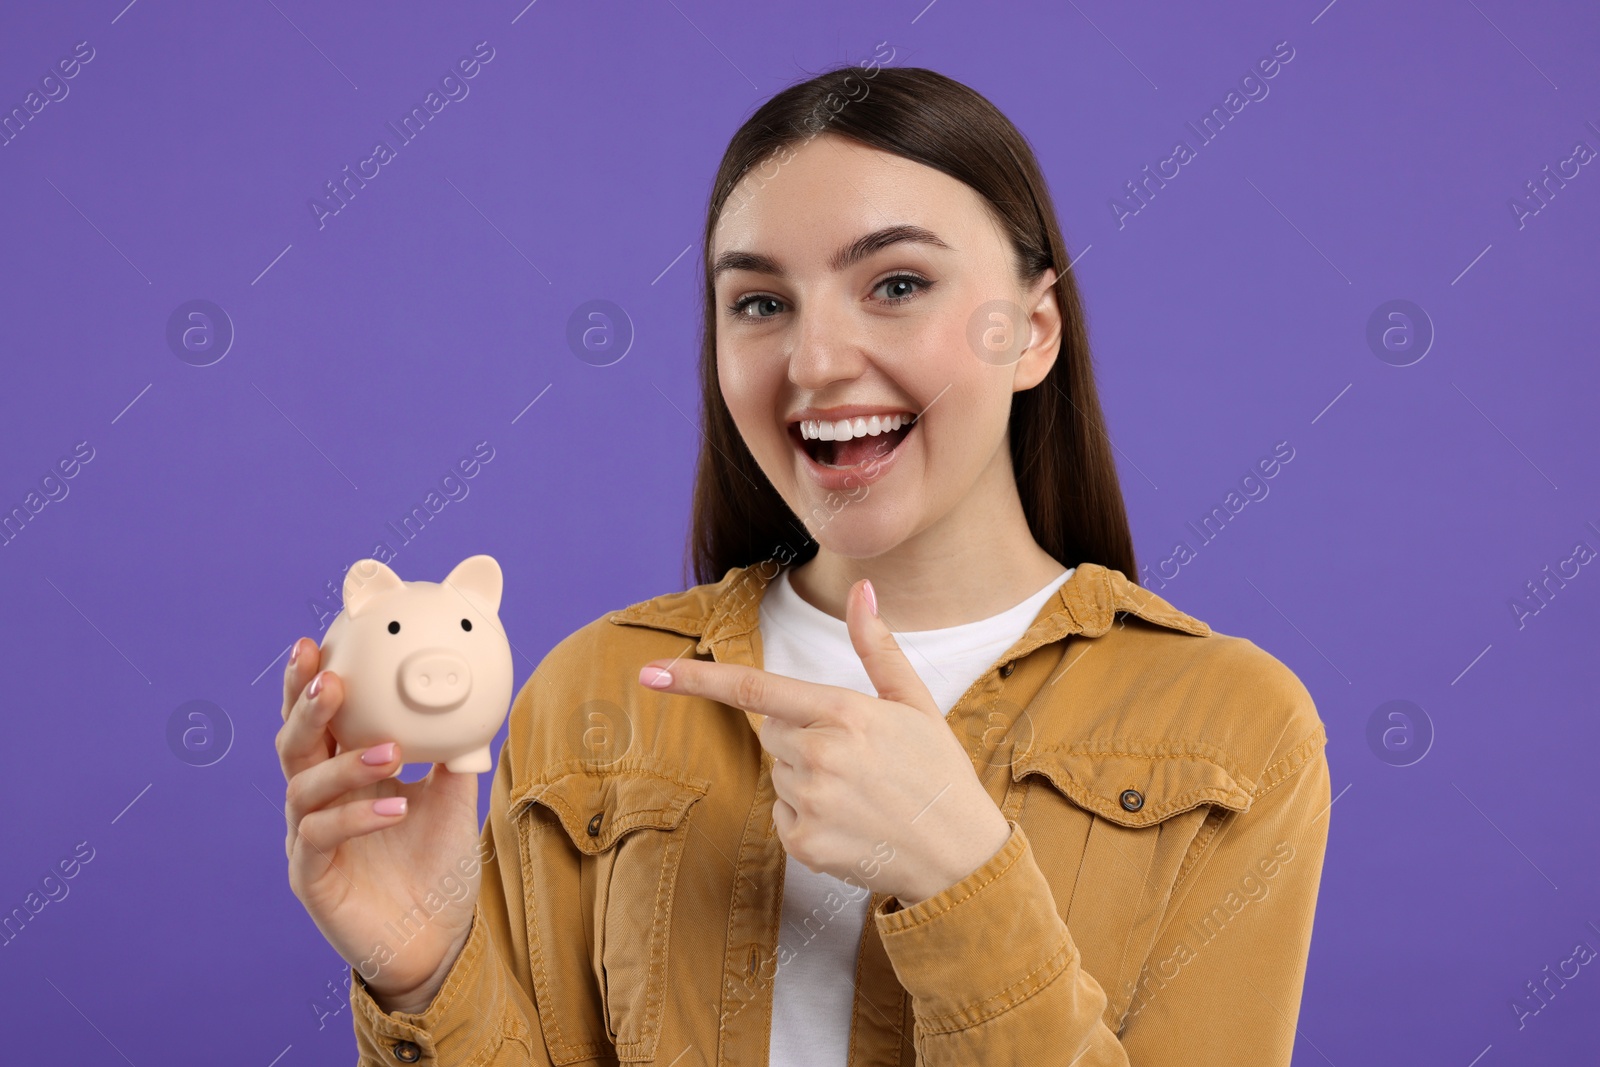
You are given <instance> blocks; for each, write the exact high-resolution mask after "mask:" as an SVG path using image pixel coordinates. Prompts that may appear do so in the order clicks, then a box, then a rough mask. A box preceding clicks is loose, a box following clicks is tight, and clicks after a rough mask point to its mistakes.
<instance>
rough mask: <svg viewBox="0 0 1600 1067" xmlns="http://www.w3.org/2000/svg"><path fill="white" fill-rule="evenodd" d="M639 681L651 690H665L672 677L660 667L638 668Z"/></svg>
mask: <svg viewBox="0 0 1600 1067" xmlns="http://www.w3.org/2000/svg"><path fill="white" fill-rule="evenodd" d="M639 681H640V682H641V683H643V684H644V685H648V686H649V687H650V688H651V689H665V688H666V687H667V686H669V685H671V684H672V675H670V674H668V673H667V672H666V671H664V670H662V669H661V668H660V667H641V668H639Z"/></svg>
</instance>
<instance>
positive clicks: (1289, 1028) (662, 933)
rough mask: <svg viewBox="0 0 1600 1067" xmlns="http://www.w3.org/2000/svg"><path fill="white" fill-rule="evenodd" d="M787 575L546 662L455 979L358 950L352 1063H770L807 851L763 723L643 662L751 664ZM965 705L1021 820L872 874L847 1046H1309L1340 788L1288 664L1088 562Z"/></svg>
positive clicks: (982, 1057)
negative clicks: (999, 833) (362, 962)
mask: <svg viewBox="0 0 1600 1067" xmlns="http://www.w3.org/2000/svg"><path fill="white" fill-rule="evenodd" d="M777 568H778V564H777V563H776V561H769V562H768V563H764V564H758V565H753V566H750V567H743V568H732V569H730V570H729V571H728V572H727V573H726V574H725V575H724V576H723V578H722V579H721V580H720V581H718V582H715V583H708V584H704V585H698V586H695V587H693V588H691V589H688V590H686V591H683V592H677V593H672V594H668V595H664V596H660V597H656V598H654V599H652V600H647V601H643V602H640V603H638V604H634V605H633V606H632V607H629V608H627V609H626V610H623V611H616V612H612V613H609V614H607V615H605V616H603V617H601V618H600V619H596V620H595V621H593V622H591V623H589V624H588V625H586V626H584V627H583V628H582V629H580V630H579V631H577V632H576V633H574V634H572V635H571V636H569V637H567V638H566V639H565V640H563V641H562V642H561V643H560V644H558V645H557V646H556V647H555V648H554V649H552V650H551V651H550V653H549V654H548V655H547V656H546V657H545V658H544V660H543V662H541V664H540V665H539V667H538V669H537V670H536V671H535V672H534V674H533V675H532V676H531V677H530V678H529V679H528V681H527V683H526V684H525V685H523V687H522V688H521V690H520V692H519V693H518V695H517V698H516V701H515V703H514V705H513V707H512V709H511V715H510V727H509V735H508V738H507V741H506V743H505V744H504V745H503V746H502V748H501V750H500V755H499V761H498V765H497V769H496V771H495V774H494V779H493V785H492V792H491V795H490V802H489V817H488V819H487V821H486V822H485V824H484V827H483V834H482V841H481V842H480V847H481V850H482V854H485V855H490V858H489V859H488V860H487V861H486V863H485V865H484V875H483V884H482V887H481V889H480V892H479V898H478V901H477V907H476V911H475V913H474V918H473V926H472V930H471V934H470V937H469V938H468V940H467V943H466V947H465V949H464V950H463V951H462V953H461V955H460V957H459V958H458V959H457V961H456V963H455V964H454V966H453V968H452V969H451V971H450V974H449V976H448V978H447V980H446V982H445V985H444V987H443V988H442V989H441V991H440V992H439V994H438V996H436V997H435V998H434V1001H433V1003H432V1004H431V1005H430V1006H429V1007H428V1009H427V1010H426V1011H425V1012H421V1013H401V1012H396V1013H394V1014H385V1013H384V1012H383V1011H381V1010H380V1009H379V1008H378V1006H377V1005H376V1003H375V1002H374V1001H373V1000H372V999H371V997H370V995H369V994H368V992H367V991H366V989H365V987H364V985H363V983H362V981H361V978H360V975H359V973H357V972H356V970H355V969H354V968H352V970H351V993H352V1006H353V1009H354V1010H353V1011H352V1013H351V1014H352V1017H353V1019H354V1026H355V1034H356V1041H357V1045H358V1047H359V1050H360V1054H361V1059H360V1063H361V1064H363V1065H373V1064H384V1065H386V1067H388V1065H393V1064H396V1063H425V1064H435V1063H436V1064H442V1065H449V1067H468V1065H478V1064H492V1065H496V1067H511V1065H513V1064H515V1065H524V1064H538V1065H547V1064H576V1063H582V1064H591V1063H604V1064H613V1063H620V1062H628V1063H659V1064H671V1065H674V1067H690V1065H698V1064H732V1065H739V1067H745V1065H759V1064H764V1063H766V1062H767V1048H768V1035H769V1027H770V1022H771V1007H772V982H773V976H774V974H775V972H776V969H777V967H778V965H779V963H780V960H779V958H778V954H777V947H778V924H779V919H780V916H781V908H782V900H781V893H782V889H783V864H784V853H783V849H782V846H781V843H780V842H779V839H778V835H777V832H776V830H775V829H774V826H773V821H772V804H773V798H774V793H773V788H772V777H771V773H770V771H771V766H772V759H771V757H770V756H769V755H767V754H766V752H765V751H764V750H763V749H762V748H761V746H760V744H759V742H758V740H757V728H758V726H759V724H760V718H759V716H756V715H754V714H752V713H749V712H741V711H738V710H736V709H732V708H728V707H726V706H721V705H715V704H710V703H709V702H706V703H707V706H699V707H697V706H693V705H694V704H695V703H697V702H701V700H702V698H692V697H687V696H682V695H677V694H670V693H658V692H656V691H653V690H650V689H646V688H645V687H643V686H641V685H639V684H638V682H637V676H638V668H639V667H640V666H642V665H643V664H644V663H645V662H646V661H647V660H651V659H658V658H667V659H670V658H672V657H674V656H679V655H680V654H682V655H688V656H700V657H705V656H710V657H713V658H715V659H716V660H718V661H721V662H727V663H742V664H748V665H752V666H756V667H760V666H761V663H762V656H761V636H760V631H759V628H758V625H757V624H758V619H759V616H758V608H759V605H760V601H761V596H762V591H763V589H764V588H765V587H766V584H767V582H768V581H770V580H771V578H772V577H773V576H774V575H775V574H776V573H777ZM948 721H949V723H950V728H951V729H952V730H953V731H954V732H955V734H956V736H957V737H958V738H960V739H961V740H962V741H963V742H964V743H965V744H966V745H967V747H968V751H969V752H970V753H971V755H972V759H973V761H974V765H975V767H976V768H977V770H978V773H979V777H980V779H981V780H982V781H983V783H984V785H985V786H986V787H987V789H988V791H989V794H990V796H991V797H993V799H994V802H995V804H996V805H998V806H999V807H1000V809H1001V811H1002V812H1003V813H1004V814H1005V816H1006V817H1007V819H1008V820H1009V822H1010V825H1011V836H1010V838H1009V839H1008V840H1007V842H1006V844H1005V845H1004V846H1003V847H1002V848H1001V849H1000V851H999V852H998V853H997V854H996V855H995V856H994V857H993V858H992V859H990V860H989V861H988V862H987V863H985V864H984V865H983V866H982V867H980V868H979V869H977V870H976V871H974V872H973V873H972V874H971V875H969V876H968V877H966V878H965V879H963V880H962V881H960V882H958V883H956V884H955V885H953V886H951V887H949V888H947V889H945V890H944V891H943V892H940V893H938V894H936V895H935V896H932V897H929V898H928V899H926V900H923V901H920V902H918V903H916V904H914V905H913V906H911V907H906V908H902V907H900V906H899V905H898V902H897V901H896V900H895V899H894V898H893V897H889V896H884V895H882V894H873V896H872V897H871V899H870V901H869V905H868V907H869V909H870V910H869V918H868V921H867V924H866V927H865V929H864V931H863V934H862V938H861V944H860V949H859V955H858V957H857V962H856V970H855V976H854V981H855V1000H854V1008H853V1010H852V1012H851V1018H850V1064H851V1065H852V1067H866V1065H879V1064H882V1065H903V1067H910V1065H912V1064H922V1065H926V1067H958V1065H960V1067H971V1065H996V1064H1027V1065H1061V1067H1067V1065H1068V1064H1072V1065H1075V1067H1100V1065H1109V1064H1133V1065H1137V1067H1157V1065H1160V1067H1177V1065H1179V1064H1182V1065H1184V1067H1202V1065H1207V1064H1218V1065H1222V1064H1226V1065H1228V1067H1252V1065H1265V1064H1286V1063H1288V1062H1289V1056H1290V1052H1291V1049H1292V1047H1293V1044H1294V1037H1295V1019H1296V1016H1297V1014H1298V1012H1299V1007H1300V993H1301V987H1302V984H1303V980H1304V976H1305V969H1306V960H1307V952H1308V949H1309V944H1310V940H1311V926H1312V917H1313V913H1314V911H1315V908H1316V900H1317V886H1318V881H1319V878H1320V875H1321V871H1322V861H1323V852H1324V847H1325V844H1326V841H1327V834H1328V823H1329V821H1330V816H1329V813H1328V809H1329V807H1330V806H1331V800H1330V795H1329V793H1330V790H1329V776H1328V764H1327V759H1326V757H1325V755H1324V745H1325V741H1326V735H1325V733H1324V729H1323V724H1322V722H1321V720H1320V719H1319V718H1318V715H1317V712H1316V708H1315V707H1314V705H1313V703H1312V699H1311V696H1310V694H1309V693H1308V692H1307V691H1306V689H1305V687H1304V686H1303V685H1302V684H1301V682H1300V680H1299V679H1298V678H1297V677H1296V676H1295V675H1294V673H1293V672H1291V671H1290V670H1289V669H1288V668H1287V667H1285V666H1284V665H1283V664H1282V663H1280V662H1279V661H1278V660H1276V659H1275V658H1273V657H1272V656H1271V655H1269V654H1268V653H1267V652H1265V651H1263V650H1262V649H1260V648H1258V647H1257V646H1256V645H1255V644H1253V643H1251V642H1250V641H1248V640H1246V639H1244V638H1240V637H1232V636H1228V635H1226V634H1222V633H1218V632H1216V631H1214V630H1212V629H1211V628H1210V627H1208V626H1207V625H1206V624H1205V623H1204V622H1201V621H1200V620H1199V619H1196V618H1194V617H1192V616H1190V615H1186V614H1184V613H1183V612H1181V611H1178V610H1177V609H1176V608H1174V607H1172V606H1171V605H1170V604H1168V603H1167V602H1166V601H1164V600H1162V599H1161V598H1160V597H1158V596H1155V595H1154V594H1152V593H1150V592H1149V591H1147V590H1145V589H1142V588H1140V587H1138V586H1137V585H1135V584H1133V583H1132V582H1131V581H1129V580H1128V578H1127V577H1126V576H1125V575H1123V574H1122V572H1121V571H1117V570H1112V569H1108V568H1106V567H1102V566H1099V565H1097V564H1093V563H1083V564H1080V565H1079V566H1078V568H1077V570H1075V571H1074V572H1073V574H1072V576H1071V577H1070V578H1069V579H1068V580H1067V582H1066V583H1065V584H1064V585H1062V587H1061V589H1060V591H1059V593H1058V594H1057V595H1056V596H1054V597H1052V598H1051V599H1050V600H1049V601H1048V602H1047V603H1046V604H1045V606H1044V607H1043V608H1042V609H1040V611H1039V614H1038V615H1037V617H1036V618H1035V619H1034V621H1033V624H1032V625H1031V626H1030V628H1029V629H1028V631H1027V632H1026V633H1025V634H1024V635H1023V636H1022V638H1021V639H1020V640H1019V641H1017V643H1016V644H1015V645H1014V646H1013V647H1012V648H1011V649H1010V650H1009V651H1008V652H1007V653H1006V654H1005V655H1004V656H1002V657H1001V658H1000V659H999V660H998V661H997V662H996V663H995V664H994V665H993V667H992V668H991V669H990V670H989V671H987V672H986V673H985V674H984V675H982V676H981V677H979V678H978V679H977V681H975V682H974V683H973V684H972V686H971V688H969V689H968V690H967V691H966V693H965V694H963V695H962V697H961V699H960V700H959V701H958V702H957V703H956V705H955V706H954V707H953V708H952V709H951V711H950V713H949V715H948ZM491 853H492V854H491ZM841 906H842V901H841ZM827 918H828V916H826V915H819V916H817V919H818V921H821V922H826V920H827Z"/></svg>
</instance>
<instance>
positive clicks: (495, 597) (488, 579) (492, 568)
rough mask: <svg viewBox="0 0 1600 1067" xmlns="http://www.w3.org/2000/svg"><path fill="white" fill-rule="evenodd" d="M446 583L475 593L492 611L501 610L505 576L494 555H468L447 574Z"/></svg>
mask: <svg viewBox="0 0 1600 1067" xmlns="http://www.w3.org/2000/svg"><path fill="white" fill-rule="evenodd" d="M444 584H445V585H450V586H455V587H456V588H457V589H460V590H463V591H465V592H468V593H471V594H473V595H474V596H476V597H477V598H478V599H479V600H481V601H483V602H484V604H485V605H487V607H488V609H489V610H490V611H492V612H496V613H498V612H499V611H500V592H501V590H502V589H503V588H504V586H505V578H504V576H503V575H502V574H501V573H500V564H499V563H497V562H496V561H495V558H494V557H493V556H485V555H477V556H468V557H467V558H466V559H464V560H462V561H461V562H460V563H457V564H456V567H455V570H453V571H451V572H450V573H449V574H447V575H445V577H444Z"/></svg>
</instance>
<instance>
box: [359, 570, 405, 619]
mask: <svg viewBox="0 0 1600 1067" xmlns="http://www.w3.org/2000/svg"><path fill="white" fill-rule="evenodd" d="M405 587H406V583H404V582H402V581H401V580H400V576H399V575H398V574H396V573H395V572H394V571H392V570H390V569H389V568H388V567H386V566H385V565H384V564H382V563H380V562H379V561H377V560H375V559H358V560H356V561H355V562H354V563H352V564H351V565H350V569H349V570H347V571H345V572H344V610H345V611H348V612H349V613H350V615H351V617H352V618H353V617H355V616H357V615H360V614H361V612H362V610H363V609H365V608H366V606H367V605H368V604H369V603H371V601H372V598H373V597H375V596H378V595H379V594H381V593H392V592H395V591H397V590H400V589H404V588H405Z"/></svg>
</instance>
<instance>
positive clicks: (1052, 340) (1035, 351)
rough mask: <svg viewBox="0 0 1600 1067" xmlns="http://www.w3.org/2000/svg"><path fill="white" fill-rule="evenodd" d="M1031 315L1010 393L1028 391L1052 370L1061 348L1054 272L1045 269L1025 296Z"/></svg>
mask: <svg viewBox="0 0 1600 1067" xmlns="http://www.w3.org/2000/svg"><path fill="white" fill-rule="evenodd" d="M1028 299H1029V302H1030V305H1031V306H1032V308H1033V312H1032V313H1031V314H1030V315H1029V316H1028V327H1029V330H1030V333H1031V336H1030V338H1029V341H1028V347H1027V349H1025V350H1024V351H1023V353H1022V355H1021V356H1020V357H1019V358H1018V359H1017V362H1016V363H1015V364H1014V366H1015V368H1016V373H1015V376H1014V377H1013V378H1012V391H1013V392H1019V391H1021V390H1023V389H1032V388H1033V387H1034V386H1036V385H1038V384H1039V383H1040V382H1042V381H1044V376H1045V375H1046V374H1049V373H1050V368H1051V367H1053V366H1055V362H1056V357H1057V355H1058V354H1059V350H1060V348H1061V309H1060V307H1059V306H1057V304H1056V272H1055V268H1054V267H1051V268H1049V269H1047V270H1046V271H1045V272H1044V274H1043V275H1041V276H1040V278H1039V280H1038V281H1037V282H1036V283H1034V286H1033V289H1032V291H1031V292H1030V293H1029V296H1028Z"/></svg>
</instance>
